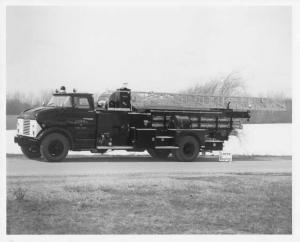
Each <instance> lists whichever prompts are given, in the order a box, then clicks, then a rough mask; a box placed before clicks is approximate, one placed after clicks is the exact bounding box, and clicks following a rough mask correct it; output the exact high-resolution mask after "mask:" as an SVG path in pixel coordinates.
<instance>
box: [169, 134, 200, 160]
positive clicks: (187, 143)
mask: <svg viewBox="0 0 300 242" xmlns="http://www.w3.org/2000/svg"><path fill="white" fill-rule="evenodd" d="M178 146H179V148H178V149H177V150H174V152H173V154H174V155H175V157H176V159H177V160H180V161H194V160H195V159H196V158H197V156H198V154H199V149H200V147H199V142H198V141H197V140H196V138H194V137H193V136H183V137H181V138H180V139H179V142H178Z"/></svg>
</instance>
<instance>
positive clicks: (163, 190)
mask: <svg viewBox="0 0 300 242" xmlns="http://www.w3.org/2000/svg"><path fill="white" fill-rule="evenodd" d="M291 232H292V185H291V174H290V173H269V174H252V173H241V174H238V173H237V174H149V173H147V174H142V173H138V174H128V175H105V176H101V177H100V176H70V177H63V176H56V177H34V176H33V177H8V178H7V233H8V234H184V233H186V234H190V233H192V234H207V233H209V234H220V233H225V234H235V233H246V234H249V233H250V234H253V233H254V234H290V233H291Z"/></svg>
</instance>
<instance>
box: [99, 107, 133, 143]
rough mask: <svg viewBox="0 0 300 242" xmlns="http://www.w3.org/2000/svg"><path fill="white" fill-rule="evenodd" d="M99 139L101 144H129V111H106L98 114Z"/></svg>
mask: <svg viewBox="0 0 300 242" xmlns="http://www.w3.org/2000/svg"><path fill="white" fill-rule="evenodd" d="M97 125H98V140H99V139H100V140H102V141H101V144H97V145H100V146H108V145H109V143H111V145H112V146H128V145H130V144H129V143H130V142H129V120H128V113H127V112H122V111H108V112H107V111H104V112H101V113H100V114H99V116H98V124H97Z"/></svg>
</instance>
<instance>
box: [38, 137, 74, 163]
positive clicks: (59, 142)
mask: <svg viewBox="0 0 300 242" xmlns="http://www.w3.org/2000/svg"><path fill="white" fill-rule="evenodd" d="M69 148H70V145H69V141H68V139H67V138H66V137H65V136H64V135H62V134H59V133H53V134H49V135H47V136H46V137H45V138H44V139H43V140H42V143H41V148H40V151H41V154H42V156H43V157H44V158H45V159H46V160H47V161H61V160H63V159H65V158H66V156H67V154H68V151H69Z"/></svg>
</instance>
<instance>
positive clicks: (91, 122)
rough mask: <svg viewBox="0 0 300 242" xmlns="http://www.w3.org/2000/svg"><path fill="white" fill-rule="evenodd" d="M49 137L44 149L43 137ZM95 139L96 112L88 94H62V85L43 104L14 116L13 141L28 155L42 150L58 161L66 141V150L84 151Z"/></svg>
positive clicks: (91, 97)
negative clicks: (15, 125)
mask: <svg viewBox="0 0 300 242" xmlns="http://www.w3.org/2000/svg"><path fill="white" fill-rule="evenodd" d="M49 136H50V138H51V137H52V138H51V140H52V141H51V142H50V141H49V142H48V143H47V149H48V150H47V151H46V148H45V142H43V140H45V139H46V140H48V138H46V137H49ZM56 136H57V137H56ZM60 139H61V140H60ZM95 139H96V111H95V108H94V99H93V96H92V94H89V93H76V92H70V93H66V92H65V91H64V88H62V89H61V91H56V92H55V93H53V96H52V97H51V99H50V101H49V102H48V103H47V104H45V105H43V106H41V107H37V108H32V109H29V110H26V111H24V112H22V113H21V114H20V115H19V116H18V119H17V136H16V137H15V142H16V143H18V144H19V146H20V147H21V150H22V151H23V153H24V154H25V155H26V156H27V157H29V158H38V157H40V156H41V155H42V153H44V154H43V156H44V157H45V156H46V157H48V158H51V159H55V157H57V160H59V159H60V158H61V157H63V156H64V155H65V153H66V152H64V150H65V149H64V146H66V144H67V147H68V149H72V150H85V149H90V147H91V146H95ZM48 146H49V147H48ZM43 147H44V148H43Z"/></svg>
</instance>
